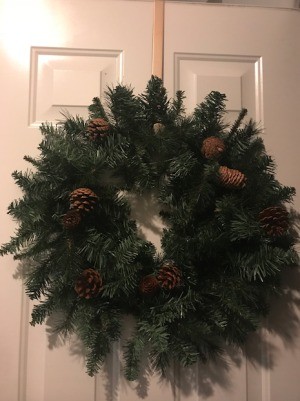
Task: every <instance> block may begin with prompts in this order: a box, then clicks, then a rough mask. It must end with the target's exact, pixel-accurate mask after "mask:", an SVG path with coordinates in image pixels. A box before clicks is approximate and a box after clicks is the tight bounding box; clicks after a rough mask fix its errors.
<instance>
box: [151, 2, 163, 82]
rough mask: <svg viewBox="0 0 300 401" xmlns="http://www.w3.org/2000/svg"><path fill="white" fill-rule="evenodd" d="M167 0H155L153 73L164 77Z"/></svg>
mask: <svg viewBox="0 0 300 401" xmlns="http://www.w3.org/2000/svg"><path fill="white" fill-rule="evenodd" d="M164 14H165V1H164V0H154V23H153V52H152V75H156V76H157V77H159V78H161V79H163V62H164V60H163V59H164Z"/></svg>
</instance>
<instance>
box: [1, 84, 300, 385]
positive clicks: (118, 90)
mask: <svg viewBox="0 0 300 401" xmlns="http://www.w3.org/2000/svg"><path fill="white" fill-rule="evenodd" d="M183 100H184V93H183V92H181V91H179V92H178V93H177V94H176V96H175V99H168V97H167V92H166V89H165V88H164V87H163V84H162V81H161V80H160V79H159V78H157V77H152V78H151V80H150V81H149V83H148V85H147V88H146V91H145V93H143V94H142V95H140V96H136V95H134V93H133V90H132V89H131V88H129V87H127V86H123V85H118V86H116V87H115V88H110V89H108V91H107V93H106V102H105V105H103V104H102V103H101V101H100V99H99V98H94V99H93V103H92V104H91V106H90V107H89V119H88V121H85V120H84V119H82V118H81V117H79V116H76V117H73V116H70V115H68V113H64V118H65V120H64V121H62V122H61V123H60V124H58V125H57V126H56V127H54V126H52V125H49V124H43V125H42V126H41V134H42V141H41V143H40V145H39V151H40V156H39V157H38V158H32V157H31V156H25V160H26V161H27V162H29V163H30V164H31V165H32V166H33V171H30V170H29V171H25V172H20V171H15V172H14V173H13V178H14V180H15V182H16V184H17V185H18V186H19V187H20V189H21V190H22V192H23V195H22V197H21V199H18V200H15V201H13V202H12V203H11V204H10V205H9V207H8V213H9V214H10V215H11V216H12V218H14V219H15V220H16V221H17V222H18V223H19V226H18V229H17V231H16V234H15V235H14V236H13V237H12V238H11V239H10V241H9V242H8V243H7V244H4V245H3V246H2V248H1V250H0V253H1V254H2V255H4V254H7V253H11V254H13V255H14V257H15V258H16V259H19V260H24V261H26V262H28V261H29V262H30V268H29V269H28V270H26V275H25V287H26V293H27V294H28V296H29V297H30V298H31V299H32V300H36V301H37V304H36V305H35V307H34V309H33V312H32V321H31V324H32V325H36V324H41V323H43V322H44V321H45V320H46V319H47V318H48V317H49V316H52V318H53V319H54V321H55V330H56V331H57V332H59V333H61V334H62V335H68V334H69V333H71V332H75V333H77V335H78V336H79V337H80V339H81V340H82V342H83V344H84V346H85V348H86V358H87V371H88V373H89V374H90V375H93V374H95V373H96V372H97V371H98V370H99V369H101V366H102V364H103V362H104V360H105V357H106V355H107V353H109V352H110V350H111V347H112V344H113V343H114V342H116V341H118V340H119V339H120V336H121V327H122V323H123V320H124V317H125V318H126V316H128V315H133V316H134V317H135V329H134V332H133V334H132V335H131V336H130V337H129V338H128V341H127V343H126V345H125V354H124V359H125V375H126V377H127V378H128V379H129V380H134V379H136V378H137V376H138V374H139V369H140V366H141V363H142V361H143V360H144V358H145V355H146V356H147V357H148V359H149V363H150V366H151V367H152V368H153V369H154V370H158V371H160V372H161V373H162V374H164V373H165V372H166V369H167V368H168V366H169V364H170V363H171V362H172V361H173V360H177V361H179V362H180V363H181V364H182V365H184V366H188V365H191V364H193V363H195V362H196V361H197V360H200V361H203V362H205V361H207V360H209V359H211V358H214V357H215V356H217V355H220V354H222V352H223V344H224V342H228V343H233V344H236V345H241V344H243V342H244V341H245V340H246V338H247V335H248V334H249V333H250V332H252V331H254V330H256V328H257V327H258V326H259V323H260V319H261V317H262V316H264V315H265V314H267V313H268V301H269V297H270V295H271V294H274V292H276V291H278V290H279V289H280V274H281V272H282V271H283V270H284V269H286V268H288V267H290V266H292V265H295V264H296V263H298V258H297V254H296V252H295V250H294V247H293V246H294V243H295V238H294V235H293V222H292V218H291V217H289V227H288V229H285V226H284V227H283V229H282V231H280V230H279V232H278V233H279V234H278V235H274V236H272V235H269V234H268V230H266V229H264V226H263V224H262V222H261V221H260V217H259V216H260V212H261V211H263V210H264V209H266V208H269V207H271V206H281V207H282V208H284V207H285V206H284V205H285V203H286V202H291V201H292V198H293V196H294V194H295V190H294V188H291V187H286V186H284V185H281V184H280V183H279V182H278V181H277V180H276V178H275V163H274V161H273V159H272V158H271V157H270V156H269V155H268V154H267V153H266V150H265V147H264V144H263V141H262V139H261V137H260V136H259V134H260V130H259V129H258V127H257V126H256V124H255V123H254V122H253V121H252V120H250V121H248V122H247V123H243V120H244V118H245V115H246V110H242V111H241V113H240V115H239V117H238V118H237V120H236V121H235V122H234V124H233V125H232V126H227V125H226V124H225V123H224V113H225V112H226V110H225V101H226V98H225V95H223V94H220V93H218V92H212V93H210V94H209V95H208V96H207V97H206V99H205V100H204V102H202V103H201V104H199V105H198V106H197V107H196V108H195V111H194V113H193V114H192V115H191V116H186V115H185V112H184V105H183ZM96 118H97V119H98V118H102V119H105V120H106V121H107V122H108V124H109V131H108V133H107V134H105V135H100V136H99V138H98V139H97V140H92V139H91V138H90V136H89V135H87V130H88V124H89V122H90V121H91V120H93V119H96ZM156 123H159V124H162V125H160V130H159V132H158V133H155V130H154V124H156ZM101 134H102V133H101ZM211 136H213V137H214V138H219V139H221V140H222V141H223V142H224V145H225V151H224V152H223V153H222V154H220V155H219V157H218V158H217V157H214V156H212V157H209V156H205V155H204V153H203V152H202V151H201V148H202V146H203V143H204V140H205V139H207V138H209V137H211ZM220 166H227V167H228V168H230V169H235V170H238V171H240V172H241V173H243V174H244V175H245V177H246V184H245V186H243V187H242V188H238V187H234V185H233V186H232V187H229V188H228V187H226V186H224V185H222V181H221V178H220V173H219V169H220ZM78 188H88V189H90V190H91V191H93V192H94V193H95V194H96V196H97V197H98V202H97V203H96V205H95V207H94V208H93V210H91V211H89V212H86V213H81V215H80V216H81V221H80V222H79V223H78V224H77V225H75V226H74V227H71V228H70V227H68V226H66V224H65V223H64V218H65V217H66V216H67V215H68V212H69V211H70V208H71V207H72V205H71V203H70V202H71V199H70V194H71V193H72V192H73V191H74V190H76V189H78ZM149 191H150V192H151V191H152V194H153V196H154V197H156V198H157V201H158V203H159V206H160V215H161V217H162V218H163V220H164V222H165V225H166V226H165V229H164V231H163V235H162V238H161V245H162V253H161V254H158V253H157V252H156V249H155V247H154V245H153V244H152V243H151V242H149V241H147V240H146V239H144V238H142V237H141V236H140V235H139V229H138V224H137V222H135V221H134V220H133V218H132V210H131V209H132V204H134V202H133V201H132V199H138V198H139V197H142V196H144V195H145V194H146V193H147V194H148V193H149ZM73 206H74V205H73ZM148 212H149V210H146V211H145V213H148ZM150 212H151V210H150ZM275 223H276V218H275ZM277 224H280V222H277ZM165 260H172V261H173V262H174V263H175V265H176V266H177V268H178V269H179V271H180V272H181V279H180V282H178V283H176V285H174V288H172V287H171V288H169V289H168V288H167V287H163V285H162V283H161V282H160V286H159V288H157V289H156V291H154V292H153V293H150V294H148V293H146V292H145V291H144V292H143V289H142V287H141V282H142V280H143V279H144V278H145V277H147V276H150V277H158V276H159V271H160V269H161V264H162V263H163V262H164V261H165ZM87 269H93V270H95V271H96V272H97V273H99V276H100V277H101V280H102V286H101V290H100V292H99V293H96V294H94V295H95V296H93V297H89V296H87V297H85V296H82V295H80V292H78V291H77V290H76V286H78V279H79V277H81V275H82V273H83V272H84V271H86V270H87ZM24 274H25V273H24Z"/></svg>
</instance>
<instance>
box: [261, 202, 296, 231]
mask: <svg viewBox="0 0 300 401" xmlns="http://www.w3.org/2000/svg"><path fill="white" fill-rule="evenodd" d="M259 221H260V225H261V226H262V228H263V229H264V230H265V232H266V233H267V234H268V235H269V236H271V237H275V236H280V235H283V234H284V233H285V232H286V231H287V229H288V226H289V221H288V212H287V210H286V209H285V208H284V207H282V206H271V207H267V208H266V209H264V210H263V211H261V212H260V213H259Z"/></svg>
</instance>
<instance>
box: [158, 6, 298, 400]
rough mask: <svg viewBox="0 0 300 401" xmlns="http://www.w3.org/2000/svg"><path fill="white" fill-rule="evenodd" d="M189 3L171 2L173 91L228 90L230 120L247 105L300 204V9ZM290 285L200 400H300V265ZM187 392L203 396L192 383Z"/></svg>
mask: <svg viewBox="0 0 300 401" xmlns="http://www.w3.org/2000/svg"><path fill="white" fill-rule="evenodd" d="M189 3H190V4H187V3H185V4H184V2H167V4H166V9H165V17H166V20H165V54H164V60H165V64H164V71H165V85H166V87H167V88H168V89H169V92H170V93H171V94H173V93H174V91H175V90H177V89H182V90H185V91H186V96H187V100H188V103H187V107H188V109H189V110H191V109H192V108H193V107H194V106H195V104H196V103H197V102H199V101H202V100H203V97H204V96H205V95H206V94H207V92H208V91H210V90H219V91H220V92H222V93H226V94H227V97H228V101H227V108H228V110H230V113H229V119H232V118H234V117H235V116H236V114H237V111H238V110H240V109H241V107H245V108H247V109H248V117H253V118H254V119H255V120H256V121H258V122H260V123H261V126H262V127H263V128H264V136H263V138H264V141H265V144H266V147H267V151H268V153H270V154H271V155H272V156H274V158H275V160H276V162H277V165H278V168H277V174H278V179H279V181H280V182H282V183H284V184H285V185H291V186H295V187H296V190H297V189H298V196H297V197H296V198H295V204H294V207H295V209H296V210H299V206H300V196H299V191H300V178H299V166H300V163H299V156H298V153H299V145H300V139H299V115H298V108H299V99H300V98H299V96H300V79H299V78H300V46H299V41H298V38H299V35H300V12H299V10H287V9H283V8H281V9H279V8H278V9H271V8H265V7H243V6H229V5H216V4H199V3H198V4H197V2H196V1H194V2H189ZM192 3H194V4H192ZM226 3H230V1H226ZM235 3H239V2H238V1H235ZM259 3H260V2H258V1H256V4H259ZM270 3H271V2H269V4H270ZM283 3H285V2H282V3H281V4H283ZM287 3H288V2H286V3H285V5H287V6H288V4H287ZM265 4H266V2H265ZM285 287H286V290H285V296H284V298H283V299H282V300H281V301H278V302H276V303H275V302H274V305H273V308H272V311H271V316H270V319H269V321H268V322H266V326H267V327H268V328H269V329H270V330H271V333H269V334H267V333H266V332H264V333H263V334H262V340H263V341H261V339H259V336H252V338H251V339H250V341H249V345H248V358H247V359H245V358H242V357H240V356H239V355H237V354H235V353H233V354H231V358H229V359H231V369H230V371H227V370H226V368H225V367H224V368H222V367H221V366H219V368H218V369H215V368H210V369H205V368H203V367H200V368H199V372H198V384H197V385H196V387H197V389H198V391H197V392H196V394H198V396H199V399H200V400H204V399H205V400H206V399H208V400H210V401H212V400H213V401H221V400H222V401H227V400H228V401H246V400H247V401H282V400H288V401H299V400H300V382H299V378H300V375H299V366H300V310H299V296H300V293H299V291H300V272H299V270H298V271H294V272H292V273H291V274H290V275H288V276H287V277H286V278H285ZM183 377H184V373H183ZM181 392H182V394H184V395H185V396H184V399H194V397H195V393H193V391H191V383H189V382H188V383H186V384H185V385H183V386H182V387H181Z"/></svg>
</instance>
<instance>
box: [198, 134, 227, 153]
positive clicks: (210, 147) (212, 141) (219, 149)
mask: <svg viewBox="0 0 300 401" xmlns="http://www.w3.org/2000/svg"><path fill="white" fill-rule="evenodd" d="M224 151H225V144H224V142H223V141H222V139H221V138H218V137H216V136H209V137H208V138H206V139H204V141H203V143H202V147H201V153H202V155H203V156H204V157H205V158H206V159H218V158H219V157H220V156H221V155H222V153H223V152H224Z"/></svg>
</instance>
